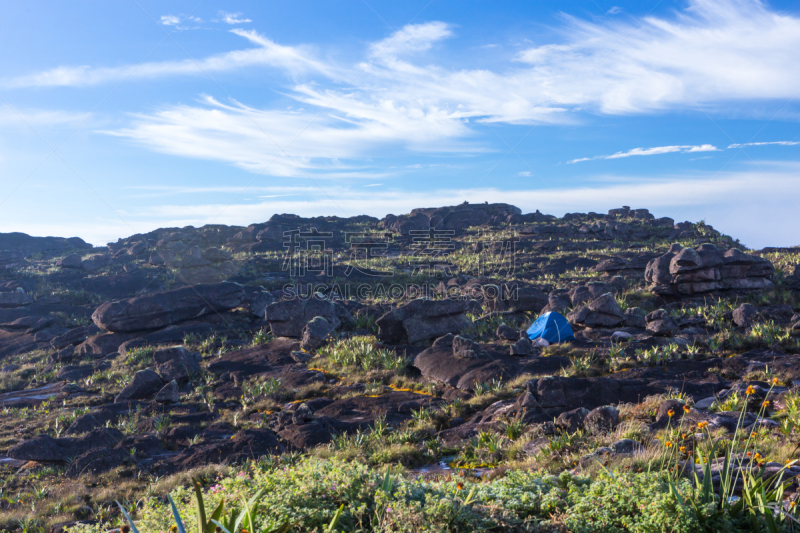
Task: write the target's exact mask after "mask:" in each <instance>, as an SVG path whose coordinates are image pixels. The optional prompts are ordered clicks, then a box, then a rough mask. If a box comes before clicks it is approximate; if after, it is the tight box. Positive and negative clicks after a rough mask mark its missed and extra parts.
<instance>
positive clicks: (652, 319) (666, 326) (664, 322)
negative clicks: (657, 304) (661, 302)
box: [645, 309, 680, 337]
mask: <svg viewBox="0 0 800 533" xmlns="http://www.w3.org/2000/svg"><path fill="white" fill-rule="evenodd" d="M645 320H646V321H647V331H649V332H650V333H652V334H653V335H656V336H661V337H672V336H674V335H677V333H678V332H679V331H680V328H679V327H678V325H677V324H676V323H675V321H674V320H672V317H671V316H669V313H667V312H666V311H665V310H664V309H656V310H655V311H653V312H652V313H650V314H649V315H647V316H646V317H645Z"/></svg>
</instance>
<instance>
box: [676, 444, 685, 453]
mask: <svg viewBox="0 0 800 533" xmlns="http://www.w3.org/2000/svg"><path fill="white" fill-rule="evenodd" d="M678 449H679V450H680V451H681V453H684V452H685V451H686V446H681V447H680V448H678Z"/></svg>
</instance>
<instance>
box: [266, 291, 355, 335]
mask: <svg viewBox="0 0 800 533" xmlns="http://www.w3.org/2000/svg"><path fill="white" fill-rule="evenodd" d="M318 316H319V317H322V318H324V319H325V320H327V321H328V323H329V324H331V325H333V327H334V328H338V327H339V324H340V322H341V321H340V320H339V318H338V313H337V309H336V304H334V303H333V302H331V301H328V300H324V299H322V298H317V297H314V298H310V299H307V300H306V299H303V300H301V299H299V298H294V299H291V300H280V301H277V302H274V303H272V304H270V305H268V306H267V308H266V311H265V317H266V319H267V321H268V322H269V325H270V328H271V329H272V333H274V334H275V335H276V336H278V337H302V335H303V329H304V328H305V326H306V324H308V322H309V321H311V320H312V319H313V318H314V317H318Z"/></svg>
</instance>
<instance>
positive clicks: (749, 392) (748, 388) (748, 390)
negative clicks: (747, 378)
mask: <svg viewBox="0 0 800 533" xmlns="http://www.w3.org/2000/svg"><path fill="white" fill-rule="evenodd" d="M744 392H745V394H747V395H748V396H752V395H753V394H755V393H756V388H755V387H753V386H752V385H750V386H749V387H747V390H746V391H744Z"/></svg>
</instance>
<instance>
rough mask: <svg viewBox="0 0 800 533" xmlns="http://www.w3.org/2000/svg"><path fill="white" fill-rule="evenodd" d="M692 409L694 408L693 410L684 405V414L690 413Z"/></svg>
mask: <svg viewBox="0 0 800 533" xmlns="http://www.w3.org/2000/svg"><path fill="white" fill-rule="evenodd" d="M691 409H692V408H691V407H689V406H688V405H684V406H683V412H684V413H688V412H689V411H690V410H691Z"/></svg>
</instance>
